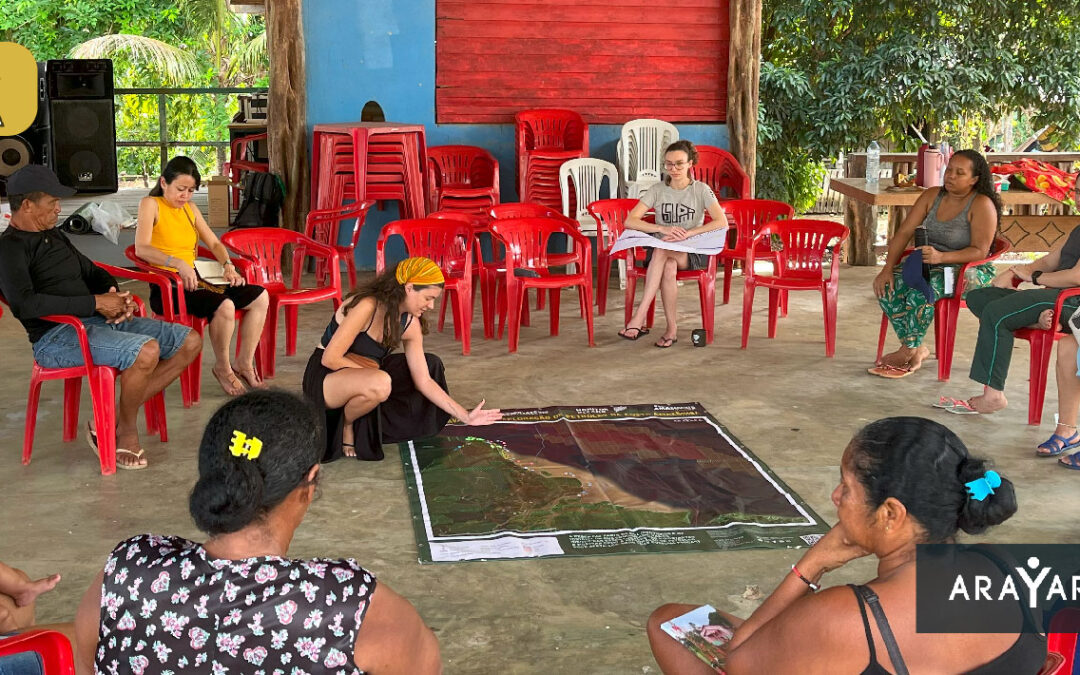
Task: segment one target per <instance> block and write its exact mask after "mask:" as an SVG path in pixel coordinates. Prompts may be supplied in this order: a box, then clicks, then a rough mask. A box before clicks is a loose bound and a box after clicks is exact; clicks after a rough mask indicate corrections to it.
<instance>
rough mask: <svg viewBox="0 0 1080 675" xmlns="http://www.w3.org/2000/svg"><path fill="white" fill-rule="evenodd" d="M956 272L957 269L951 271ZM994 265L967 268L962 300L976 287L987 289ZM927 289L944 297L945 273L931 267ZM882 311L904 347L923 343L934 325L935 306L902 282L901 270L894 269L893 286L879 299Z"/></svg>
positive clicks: (902, 274) (992, 276)
mask: <svg viewBox="0 0 1080 675" xmlns="http://www.w3.org/2000/svg"><path fill="white" fill-rule="evenodd" d="M954 269H956V268H954ZM995 273H996V272H995V270H994V265H993V263H986V264H983V265H977V266H975V267H972V268H969V269H968V273H967V281H966V283H965V285H964V297H965V298H966V297H967V295H968V293H969V292H971V291H973V290H975V289H976V288H982V287H984V286H989V285H990V282H991V281H993V280H994V274H995ZM930 287H931V288H933V289H934V293H935V295H937V297H939V298H940V297H943V296H944V295H945V272H944V269H943V268H941V267H932V268H930ZM878 304H879V305H881V311H882V312H884V313H885V316H887V317H889V323H891V324H892V327H893V331H895V332H896V337H898V338H900V342H901V344H903V345H904V346H905V347H912V348H914V347H918V346H919V345H921V344H922V343H923V338H925V337H926V333H927V331H929V330H930V326H931V325H932V324H933V323H934V305H933V303H930V302H927V301H926V296H925V295H923V292H922V291H918V290H915V289H914V288H912V287H910V286H908V285H907V284H905V283H904V272H903V268H901V267H897V268H896V269H894V270H893V283H892V286H890V287H889V288H888V290H886V291H885V295H884V296H882V297H880V298H878Z"/></svg>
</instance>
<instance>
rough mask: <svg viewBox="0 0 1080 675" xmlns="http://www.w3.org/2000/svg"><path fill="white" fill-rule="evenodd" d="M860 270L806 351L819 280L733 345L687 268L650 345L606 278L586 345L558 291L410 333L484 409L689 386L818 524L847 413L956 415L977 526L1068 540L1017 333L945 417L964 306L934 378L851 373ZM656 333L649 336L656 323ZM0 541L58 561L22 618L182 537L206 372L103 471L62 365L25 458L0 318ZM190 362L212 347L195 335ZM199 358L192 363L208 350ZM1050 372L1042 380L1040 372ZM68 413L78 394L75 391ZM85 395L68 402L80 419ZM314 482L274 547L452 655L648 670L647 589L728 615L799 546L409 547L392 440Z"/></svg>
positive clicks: (857, 345) (319, 314)
mask: <svg viewBox="0 0 1080 675" xmlns="http://www.w3.org/2000/svg"><path fill="white" fill-rule="evenodd" d="M874 273H875V270H874V269H871V268H844V269H843V270H842V272H841V293H840V309H839V327H838V336H839V340H838V345H837V355H836V357H835V358H833V359H826V358H825V355H824V342H823V339H824V338H823V330H822V319H821V301H820V296H819V295H817V294H814V293H798V294H794V293H793V294H792V296H791V312H790V316H789V317H788V318H787V319H785V320H783V321H782V322H781V325H780V329H779V334H778V336H777V338H776V339H775V340H769V339H767V338H766V337H765V329H766V316H765V297H764V296H765V294H759V295H760V296H761V297H759V300H758V309H757V311H755V313H754V324H753V327H752V331H751V340H750V345H749V349H748V350H746V351H741V350H740V349H739V346H738V345H739V325H740V316H741V307H742V304H741V284H740V283H739V280H738V279H736V280H735V281H736V283H735V288H734V289H733V292H732V298H731V300H732V302H731V304H730V305H727V306H724V307H720V308H718V311H717V324H718V327H717V336H716V341H715V343H714V344H713V345H711V346H709V347H707V348H704V349H695V348H693V347H692V346H691V345H690V339H689V338H690V336H689V331H690V330H691V329H692V328H695V327H697V326H698V325H700V324H699V322H700V318H699V312H698V307H697V298H696V293H695V292H694V289H693V287H692V285H691V286H688V287H684V288H683V289H682V292H681V293H680V307H679V309H680V320H681V321H682V323H681V326H682V330H681V333H680V338H681V339H680V342H679V343H678V344H677V345H676V346H675V347H674V348H672V349H669V350H665V351H660V350H657V349H655V348H653V347H652V342H653V340H651V339H642V340H641V341H639V342H633V343H631V342H626V341H625V340H621V339H619V338H618V337H617V336H616V334H615V333H616V331H617V330H619V329H620V328H621V327H622V301H621V295H620V293H619V291H618V290H617V289H615V290H613V292H612V301H611V303H610V304H609V307H610V309H609V313H608V315H607V316H605V317H598V318H597V319H596V326H597V329H596V330H597V338H596V340H597V346H596V347H595V348H593V349H588V348H587V347H586V346H585V344H586V341H585V331H584V322H582V321H581V320H580V319H579V318H578V317H577V308H576V305H575V303H574V302H573V300H572V298H571V296H570V295H566V296H564V300H563V303H562V305H563V316H562V334H561V335H560V336H559V337H557V338H551V337H549V336H548V335H547V329H546V316H545V315H544V314H537V315H536V319H535V320H534V325H533V327H532V328H525V329H524V331H523V336H522V342H521V347H520V351H519V352H518V354H516V355H510V354H507V352H506V343H505V341H501V342H497V341H485V340H483V338H482V334H481V331H480V328H479V326H474V330H473V340H474V342H473V354H472V355H471V356H469V357H462V356H461V351H460V348H459V347H458V346H457V344H456V343H454V342H453V341H452V333H450V332H447V333H444V334H433V335H431V336H430V337H429V340H428V344H427V346H428V348H429V350H430V351H433V352H435V353H438V354H439V355H440V356H441V357H442V358H443V359H444V361H445V362H446V366H447V371H448V379H449V382H450V386H451V389H452V393H453V394H454V396H455V397H457V398H458V400H459V401H461V402H462V403H464V404H466V405H469V404H472V403H473V402H475V401H477V400H478V399H480V398H481V397H486V398H487V400H488V403H489V404H490V405H492V406H501V407H507V408H511V407H532V406H540V405H559V404H583V405H590V404H603V403H611V404H617V403H647V402H679V401H688V400H690V401H694V400H696V401H701V402H702V403H703V404H704V405H705V407H706V408H708V409H709V410H710V411H711V412H712V413H713V415H715V416H716V417H717V418H718V419H719V420H721V421H722V422H723V423H724V424H726V425H727V427H728V428H729V429H731V431H732V432H733V433H734V434H736V435H737V436H738V437H739V438H740V439H741V440H742V441H743V442H744V443H746V445H747V446H749V447H750V448H751V449H752V450H753V451H754V452H755V453H757V455H758V456H759V457H761V458H762V459H763V460H764V461H765V462H767V463H768V464H769V466H770V467H772V468H773V469H774V470H775V471H776V472H777V473H778V474H779V475H780V476H781V477H782V478H783V480H785V481H786V482H787V483H788V484H789V485H790V486H791V487H792V488H793V489H794V490H796V491H797V492H798V493H799V494H800V495H802V497H804V498H805V499H806V501H807V502H809V504H810V505H811V506H812V507H813V508H814V509H815V510H816V511H817V512H819V513H820V514H821V515H822V516H823V517H825V518H826V519H828V520H829V521H830V522H832V521H833V519H834V518H835V509H834V508H833V505H832V503H831V502H830V498H829V495H830V492H831V491H832V489H833V487H834V486H835V484H836V482H837V479H838V475H839V469H838V461H839V458H840V455H841V452H842V450H843V448H844V446H845V444H846V443H847V441H848V439H849V438H850V436H851V435H852V433H853V432H854V431H855V430H856V429H858V428H859V427H860V426H861V425H863V424H865V423H867V422H869V421H872V420H874V419H877V418H879V417H884V416H887V415H923V416H927V417H931V418H933V419H937V420H940V421H942V422H944V423H945V424H947V425H949V426H950V427H951V428H952V429H954V430H955V431H956V432H957V433H958V434H959V435H960V437H961V438H963V439H964V441H965V442H966V443H967V444H968V446H969V447H970V448H971V449H972V450H973V451H975V452H977V453H981V454H986V455H990V456H992V457H993V458H994V459H995V460H996V461H997V466H998V469H999V470H1000V471H1001V472H1002V473H1003V474H1004V475H1006V476H1008V477H1009V478H1011V479H1012V480H1013V481H1014V482H1015V483H1016V485H1017V492H1018V497H1019V501H1020V512H1019V514H1018V515H1017V516H1016V517H1015V518H1013V519H1012V520H1011V521H1010V522H1008V523H1006V524H1005V525H1003V526H1001V527H999V528H997V529H996V530H993V531H992V532H991V533H990V534H989V536H988V537H986V539H987V540H990V541H996V542H1014V543H1019V542H1039V543H1050V542H1055V543H1056V542H1078V541H1080V531H1078V528H1077V526H1076V525H1075V523H1074V521H1072V520H1071V518H1070V517H1069V516H1068V515H1067V514H1070V513H1071V512H1072V511H1073V510H1074V509H1073V507H1075V506H1077V504H1078V499H1077V496H1076V495H1077V487H1078V486H1080V482H1078V481H1080V476H1078V475H1076V474H1075V473H1072V472H1069V471H1065V470H1063V469H1061V468H1059V467H1058V466H1056V464H1055V462H1054V461H1052V460H1045V459H1037V458H1036V457H1035V456H1034V453H1033V449H1034V447H1035V445H1036V444H1037V443H1039V442H1041V441H1043V440H1045V438H1046V437H1047V436H1048V435H1049V433H1050V432H1051V431H1052V427H1051V424H1052V418H1053V411H1054V406H1055V404H1056V389H1055V386H1054V384H1053V382H1052V381H1051V384H1050V388H1049V391H1048V392H1047V412H1046V414H1045V416H1044V417H1045V419H1044V423H1043V425H1042V426H1041V427H1029V426H1027V425H1026V424H1025V422H1026V417H1027V407H1026V397H1027V384H1026V381H1027V368H1028V356H1027V345H1026V343H1020V345H1019V346H1018V347H1017V349H1016V352H1015V355H1014V361H1013V365H1012V373H1013V377H1012V379H1011V380H1010V383H1009V386H1008V388H1007V392H1006V393H1007V394H1008V395H1010V397H1011V400H1012V402H1013V405H1012V407H1010V408H1009V409H1008V410H1006V411H1004V412H1002V413H999V414H996V415H993V416H988V417H981V416H970V417H965V416H952V415H948V414H946V413H944V412H941V411H937V410H934V409H933V408H931V407H929V404H930V403H931V402H933V401H936V400H937V399H938V396H940V395H941V394H949V395H957V396H967V395H970V394H973V393H976V391H977V390H978V386H977V385H974V384H973V383H972V382H970V381H969V380H967V378H966V373H967V367H968V365H969V363H970V356H971V349H972V345H973V340H974V335H975V331H976V323H975V321H974V318H973V317H972V316H971V315H970V314H969V313H967V312H963V313H962V315H961V319H960V338H959V339H958V341H957V349H956V352H957V353H956V356H955V368H954V373H953V381H952V382H951V383H940V382H938V381H937V379H936V378H935V370H936V362H934V361H930V362H929V363H928V367H927V368H926V369H924V370H923V371H922V372H919V373H917V374H915V375H913V376H912V377H909V378H907V379H904V380H897V381H888V380H883V379H880V378H876V377H870V376H868V375H867V374H866V372H865V369H866V367H867V366H868V365H869V364H870V363H871V362H872V360H873V354H874V345H875V340H876V337H877V331H878V320H879V317H880V313H879V311H878V309H877V305H876V302H875V301H874V299H873V297H872V294H871V291H870V282H871V279H872V277H873V275H874ZM329 312H330V306H329V303H327V304H325V305H320V306H314V307H311V306H308V307H304V308H302V309H301V311H300V319H301V326H302V328H301V336H300V344H301V345H304V346H306V347H302V348H301V350H300V353H298V354H297V355H296V356H294V357H289V358H285V357H283V356H280V355H279V357H278V374H277V377H276V378H275V380H274V384H275V385H276V386H279V387H283V388H286V389H290V390H294V391H298V390H299V387H300V380H301V375H302V371H303V367H304V364H305V362H306V359H307V356H308V353H309V352H308V348H310V346H311V345H313V344H314V343H315V341H316V340H317V339H318V335H319V334H320V333H321V331H322V330H323V327H324V326H325V323H326V320H327V318H328V316H329ZM657 334H658V331H655V330H654V333H653V335H651V336H649V337H650V338H655V337H656V336H657ZM0 355H2V358H0V381H4V382H7V383H8V386H6V387H4V391H3V392H2V393H0V447H4V448H5V449H6V450H5V452H4V457H3V458H0V467H2V468H0V471H2V472H3V473H2V475H3V477H4V479H5V480H4V486H5V487H4V489H3V493H2V496H0V508H2V511H0V512H2V513H3V518H2V519H0V560H4V561H5V562H7V563H10V564H13V565H17V566H19V567H21V568H23V569H25V570H27V571H28V572H29V573H30V574H32V575H44V574H46V573H50V572H54V571H59V572H62V573H63V574H64V580H63V582H62V583H61V584H60V586H59V587H58V588H57V590H56V591H54V592H52V593H50V594H48V595H46V596H45V597H43V598H42V600H41V603H40V605H39V613H38V614H39V620H40V621H43V622H53V621H64V620H70V619H71V617H72V615H73V613H74V611H75V607H76V605H77V603H78V599H79V597H80V596H81V594H82V593H83V592H84V591H85V589H86V585H87V583H88V582H89V580H90V579H91V577H92V575H93V574H94V573H95V572H96V571H97V570H98V569H99V568H100V566H101V565H102V563H103V561H104V559H105V556H106V555H107V553H108V552H109V550H110V548H111V547H112V546H113V545H114V544H115V543H116V542H118V541H119V540H121V539H123V538H124V537H127V536H129V535H132V534H135V533H141V532H160V533H173V534H179V535H184V536H188V537H193V538H198V537H199V533H198V532H197V531H196V530H195V528H194V527H193V525H192V524H191V521H190V519H189V517H188V514H187V507H186V504H187V493H188V491H189V490H190V488H191V485H192V484H193V483H194V479H195V464H196V447H195V446H196V443H197V442H198V438H199V436H200V432H201V428H202V426H203V425H204V423H205V422H206V420H207V419H208V417H209V415H210V414H211V413H212V412H213V410H214V409H215V408H216V406H218V405H219V404H221V403H222V402H223V401H224V400H225V397H224V395H223V394H222V393H221V392H220V390H218V389H217V387H216V386H215V385H214V383H213V380H212V379H211V378H209V377H208V376H207V377H205V378H204V384H205V387H204V393H203V402H202V403H201V404H200V405H199V406H197V407H195V408H192V409H184V408H183V407H181V405H180V395H179V390H178V389H177V388H176V386H175V385H174V386H173V387H172V388H171V389H170V390H169V392H168V396H169V426H170V430H171V432H172V440H171V441H170V442H169V443H168V444H167V445H161V444H158V443H156V442H153V441H151V442H148V443H147V453H148V456H149V460H150V463H151V468H150V469H148V470H146V471H143V472H139V473H132V472H119V473H118V474H117V475H114V476H110V477H102V476H101V475H99V473H98V465H97V462H96V461H95V459H94V457H93V455H92V454H91V453H90V452H89V450H88V449H87V448H86V446H85V444H84V443H83V442H82V441H77V442H74V443H70V444H63V443H61V442H60V430H59V423H60V402H61V387H60V385H59V384H52V385H46V386H45V387H44V391H43V400H42V403H41V410H40V412H39V414H38V433H37V442H36V444H35V447H34V461H33V463H32V464H31V465H30V466H27V467H23V466H21V465H20V464H19V460H18V457H19V449H20V447H21V438H22V433H23V422H24V410H25V400H24V396H25V391H26V383H27V378H28V375H29V370H30V366H31V353H30V348H29V345H28V344H27V343H26V341H25V334H24V333H23V331H22V328H21V326H20V325H19V324H18V323H17V322H16V321H15V320H14V319H13V318H12V317H10V316H5V317H3V318H2V319H0ZM207 356H208V360H209V359H212V357H211V356H210V355H209V354H208V355H207ZM205 367H206V368H209V367H210V365H209V364H207V365H206V366H205ZM1052 379H1053V378H1051V380H1052ZM83 409H84V411H86V410H88V403H85V402H84V408H83ZM85 416H86V413H85V412H84V419H85ZM324 477H325V481H324V484H323V490H322V496H321V498H320V499H319V500H318V501H317V502H316V503H315V504H314V505H313V507H312V509H311V512H310V513H309V515H308V517H307V519H306V521H305V523H304V525H303V526H302V527H301V529H300V530H299V531H298V532H297V536H296V539H295V540H294V542H293V546H292V550H291V554H292V555H294V556H296V557H305V556H312V555H324V556H353V557H355V558H357V559H358V560H360V561H361V563H362V564H364V565H365V566H367V567H368V568H369V569H371V570H372V571H374V572H375V573H376V574H377V575H378V576H379V578H380V579H381V580H382V581H383V582H385V583H387V584H389V585H390V586H392V587H393V588H394V589H396V590H397V591H398V592H400V593H402V594H404V595H405V596H406V597H408V598H409V599H411V600H412V602H413V603H414V604H415V605H416V607H417V609H418V610H419V611H420V613H421V614H422V615H423V617H424V618H425V619H426V620H427V622H428V623H429V624H430V625H431V626H432V627H433V628H434V630H435V632H436V634H437V635H438V637H439V639H440V642H441V644H442V650H443V656H444V661H445V663H446V666H447V668H446V670H447V672H448V673H657V672H658V670H659V669H658V668H657V666H656V664H655V663H654V662H653V660H652V657H651V654H650V652H649V646H648V641H647V639H646V637H645V628H644V625H645V620H646V617H647V616H648V615H649V612H650V611H651V610H652V609H653V608H654V607H656V606H657V605H659V604H661V603H664V602H672V601H682V602H710V603H712V604H713V605H715V606H716V607H718V608H720V609H723V610H728V611H731V612H734V613H736V614H739V615H742V616H746V615H748V614H749V613H750V612H751V611H752V610H753V608H754V606H755V604H756V603H755V602H752V601H747V600H743V599H742V597H741V596H742V594H743V593H744V591H745V590H746V587H747V586H748V585H758V586H760V588H761V590H762V591H763V592H765V593H768V592H769V591H770V590H771V589H772V588H773V587H774V586H775V584H776V583H777V582H778V581H779V580H780V579H781V578H782V577H783V576H784V574H785V573H786V572H787V570H788V566H789V565H790V564H791V563H792V562H794V561H795V560H797V559H798V557H799V555H801V551H795V550H793V551H770V550H760V551H739V552H723V553H698V554H670V555H628V556H608V557H595V558H568V559H554V560H552V559H548V560H526V561H506V562H484V563H461V564H443V565H426V566H421V565H419V564H418V563H417V562H416V546H415V542H414V540H413V531H412V527H411V526H410V513H409V507H408V503H407V501H406V495H405V489H404V482H403V476H402V470H401V464H400V462H399V461H398V459H397V454H396V451H392V452H388V454H387V459H386V460H385V461H383V462H381V463H375V464H370V463H362V464H357V463H351V462H337V463H335V464H332V465H329V466H327V467H326V472H325V474H324ZM873 574H874V572H873V563H872V562H871V561H868V560H862V561H856V562H855V563H852V564H851V565H850V566H849V567H848V568H845V569H842V570H840V571H837V572H834V573H833V574H831V575H830V576H829V577H827V579H826V582H827V583H830V584H841V583H846V582H849V581H862V580H866V579H869V578H872V577H873Z"/></svg>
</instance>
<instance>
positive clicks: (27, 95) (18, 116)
mask: <svg viewBox="0 0 1080 675" xmlns="http://www.w3.org/2000/svg"><path fill="white" fill-rule="evenodd" d="M37 103H38V100H37V63H36V62H35V61H34V55H33V54H31V53H30V50H29V49H27V48H26V47H23V46H22V45H19V44H15V43H14V42H0V136H14V135H15V134H21V133H22V132H24V131H26V130H27V129H28V128H30V125H31V124H33V123H34V118H35V117H36V116H37Z"/></svg>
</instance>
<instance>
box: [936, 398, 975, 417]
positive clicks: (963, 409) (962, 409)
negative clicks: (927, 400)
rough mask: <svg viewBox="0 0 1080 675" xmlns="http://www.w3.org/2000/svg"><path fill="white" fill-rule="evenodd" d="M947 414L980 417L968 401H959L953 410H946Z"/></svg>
mask: <svg viewBox="0 0 1080 675" xmlns="http://www.w3.org/2000/svg"><path fill="white" fill-rule="evenodd" d="M944 410H945V412H950V413H952V414H954V415H980V414H982V413H980V412H979V411H978V410H976V409H975V408H973V407H971V404H970V403H968V402H967V401H957V402H956V405H954V406H953V407H951V408H944Z"/></svg>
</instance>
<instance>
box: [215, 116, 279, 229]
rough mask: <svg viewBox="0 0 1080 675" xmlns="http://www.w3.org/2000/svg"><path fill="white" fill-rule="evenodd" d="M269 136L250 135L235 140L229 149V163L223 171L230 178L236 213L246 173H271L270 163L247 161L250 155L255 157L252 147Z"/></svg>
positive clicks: (223, 167) (233, 205) (224, 166)
mask: <svg viewBox="0 0 1080 675" xmlns="http://www.w3.org/2000/svg"><path fill="white" fill-rule="evenodd" d="M266 139H267V134H250V135H247V136H241V137H240V138H237V139H236V140H234V141H233V142H232V143H231V144H230V147H229V161H228V162H225V164H224V165H223V166H222V168H221V170H222V172H223V173H225V174H226V175H228V176H229V189H230V190H231V192H232V207H233V210H234V211H235V210H236V209H238V208H240V179H241V178H242V177H243V174H244V172H245V171H257V172H259V173H270V163H269V162H256V161H253V160H250V159H245V157H247V156H248V155H249V154H250V155H252V156H254V154H255V151H254V150H252V149H251V146H253V145H255V144H256V143H258V142H259V141H265V140H266Z"/></svg>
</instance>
